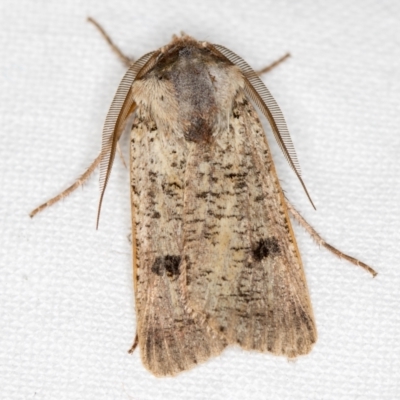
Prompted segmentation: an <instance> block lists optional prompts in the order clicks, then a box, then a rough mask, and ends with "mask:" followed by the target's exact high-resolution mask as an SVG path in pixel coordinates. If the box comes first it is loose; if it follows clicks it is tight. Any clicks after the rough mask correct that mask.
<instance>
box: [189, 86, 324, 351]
mask: <svg viewBox="0 0 400 400" xmlns="http://www.w3.org/2000/svg"><path fill="white" fill-rule="evenodd" d="M185 181H186V187H185V198H184V206H183V207H184V211H183V218H184V220H183V231H184V233H183V238H184V248H183V253H182V254H183V255H184V256H183V265H182V271H183V272H182V276H181V283H182V288H183V290H184V294H185V297H186V298H187V299H188V300H187V301H188V303H189V304H190V306H191V308H193V309H194V310H195V311H196V312H197V313H199V314H202V315H203V318H205V319H206V320H207V321H208V324H209V325H210V326H211V327H212V328H213V329H214V330H215V331H216V332H218V333H221V334H224V335H225V337H226V339H227V341H228V342H229V343H230V344H235V343H237V344H239V345H240V346H242V347H243V348H246V349H254V350H259V351H269V352H272V353H274V354H277V355H285V356H288V357H296V356H297V355H300V354H306V353H308V352H309V351H310V350H311V347H312V345H313V344H314V342H315V341H316V336H317V333H316V328H315V323H314V317H313V312H312V308H311V304H310V299H309V294H308V289H307V284H306V280H305V276H304V271H303V267H302V263H301V259H300V255H299V252H298V249H297V245H296V241H295V237H294V234H293V231H292V228H291V225H290V221H289V218H288V213H287V210H286V205H285V201H284V197H283V194H282V190H281V188H280V185H279V181H278V178H277V175H276V172H275V168H274V165H273V162H272V159H271V155H270V151H269V148H268V144H267V141H266V137H265V134H264V132H263V129H262V126H261V124H260V122H259V119H258V117H257V114H256V112H255V110H254V108H253V107H252V105H251V104H250V103H249V102H248V101H247V100H246V97H245V96H244V95H243V94H242V93H241V94H239V95H238V96H237V98H236V101H235V105H234V108H233V112H232V115H231V117H230V129H229V131H226V132H220V133H219V134H217V135H216V137H215V140H213V141H212V143H211V144H209V145H204V144H201V145H200V144H199V145H197V144H193V145H192V146H191V149H190V154H189V157H188V161H187V168H186V178H185ZM185 275H186V276H185Z"/></svg>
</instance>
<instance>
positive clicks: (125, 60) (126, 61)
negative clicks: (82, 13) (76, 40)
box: [87, 17, 134, 67]
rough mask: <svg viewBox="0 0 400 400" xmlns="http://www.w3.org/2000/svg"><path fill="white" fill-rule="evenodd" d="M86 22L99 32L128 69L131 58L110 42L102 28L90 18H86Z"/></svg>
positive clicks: (131, 61)
mask: <svg viewBox="0 0 400 400" xmlns="http://www.w3.org/2000/svg"><path fill="white" fill-rule="evenodd" d="M87 20H88V22H91V23H92V24H93V25H94V26H95V27H96V28H97V29H98V31H99V32H100V34H101V36H103V38H104V39H105V40H106V42H107V43H108V44H109V46H110V47H111V50H112V51H113V52H114V53H115V54H116V55H117V56H118V58H119V59H120V60H121V61H122V62H123V63H124V64H125V65H126V66H127V67H130V66H131V65H132V63H133V62H134V60H133V58H130V57H128V56H126V55H125V54H124V53H123V52H122V51H121V50H120V49H119V47H118V46H117V45H116V44H115V43H114V42H113V41H112V40H111V38H110V36H108V34H107V32H106V31H105V30H104V28H103V27H102V26H101V25H100V24H99V23H98V22H97V21H96V20H95V19H93V18H92V17H88V19H87Z"/></svg>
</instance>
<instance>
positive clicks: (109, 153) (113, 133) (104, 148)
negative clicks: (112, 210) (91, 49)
mask: <svg viewBox="0 0 400 400" xmlns="http://www.w3.org/2000/svg"><path fill="white" fill-rule="evenodd" d="M153 54H154V52H151V53H147V54H145V55H144V56H143V57H141V58H139V60H137V61H136V62H135V63H134V64H132V66H131V67H129V69H128V71H127V72H126V73H125V75H124V77H123V78H122V80H121V83H120V84H119V86H118V90H117V93H116V94H115V96H114V99H113V101H112V103H111V107H110V110H109V111H108V114H107V118H106V121H105V123H104V128H103V137H102V144H101V155H102V157H101V161H100V180H99V186H100V200H99V207H98V212H97V223H96V229H98V227H99V220H100V210H101V205H102V202H103V197H104V193H105V190H106V187H107V183H108V179H109V178H110V173H111V168H112V165H113V161H114V158H115V151H116V148H117V143H118V139H119V137H120V135H121V133H122V132H123V130H124V127H125V122H126V120H127V117H128V116H129V115H130V114H132V113H133V112H134V111H135V108H136V104H135V102H134V99H133V96H132V84H133V82H134V81H135V78H136V77H137V76H138V74H139V73H140V72H141V70H142V69H143V67H144V66H145V65H146V64H147V63H148V61H149V60H150V58H151V56H152V55H153Z"/></svg>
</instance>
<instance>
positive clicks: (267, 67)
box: [255, 53, 290, 76]
mask: <svg viewBox="0 0 400 400" xmlns="http://www.w3.org/2000/svg"><path fill="white" fill-rule="evenodd" d="M289 57H290V53H286V54H285V55H284V56H282V57H281V58H279V59H278V60H276V61H274V62H273V63H272V64H270V65H267V66H266V67H264V68H263V69H260V70H258V71H255V72H256V74H257V75H258V76H260V75H262V74H265V73H267V72H269V71H271V70H272V69H274V68H275V67H276V66H278V65H279V64H280V63H282V62H284V61H286V60H287V59H288V58H289Z"/></svg>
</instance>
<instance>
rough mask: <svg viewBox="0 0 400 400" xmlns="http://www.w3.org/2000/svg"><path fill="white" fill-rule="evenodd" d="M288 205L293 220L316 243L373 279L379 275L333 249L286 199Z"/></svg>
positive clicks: (354, 259) (358, 261)
mask: <svg viewBox="0 0 400 400" xmlns="http://www.w3.org/2000/svg"><path fill="white" fill-rule="evenodd" d="M286 205H287V208H288V210H289V211H290V213H291V214H292V216H293V218H294V219H295V220H296V221H297V222H298V223H299V224H300V225H301V226H302V227H303V228H304V229H305V230H306V231H307V232H308V233H309V234H310V236H311V237H312V238H313V239H314V240H315V242H316V243H317V244H318V245H320V246H323V247H325V248H326V249H328V250H329V251H330V252H331V253H333V254H335V255H336V256H338V257H339V258H344V259H345V260H347V261H350V262H351V263H352V264H354V265H358V266H360V267H361V268H364V269H365V270H366V271H368V272H369V273H370V274H371V275H372V276H373V277H375V276H376V275H377V274H378V273H377V272H376V271H375V270H374V269H372V268H371V267H370V266H369V265H367V264H365V263H363V262H362V261H360V260H357V258H354V257H351V256H349V255H347V254H345V253H343V252H341V251H340V250H338V249H337V248H335V247H333V246H332V245H330V244H329V243H327V242H325V240H324V239H323V238H322V237H321V236H320V235H319V233H318V232H316V230H315V229H314V228H313V227H312V226H311V225H310V224H309V223H308V222H307V221H306V220H305V219H304V218H303V217H302V215H301V214H300V213H299V212H298V211H297V210H296V209H295V208H294V207H293V206H292V204H290V202H289V200H287V199H286Z"/></svg>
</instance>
